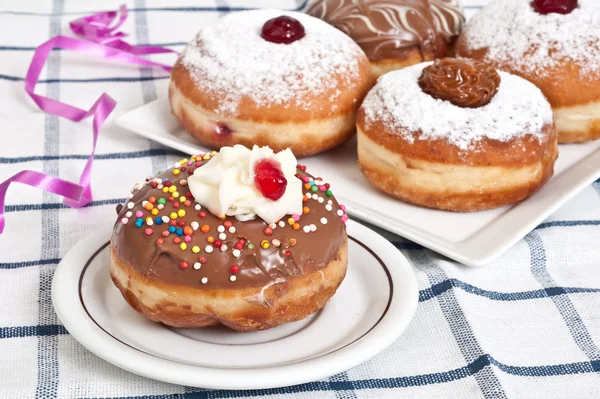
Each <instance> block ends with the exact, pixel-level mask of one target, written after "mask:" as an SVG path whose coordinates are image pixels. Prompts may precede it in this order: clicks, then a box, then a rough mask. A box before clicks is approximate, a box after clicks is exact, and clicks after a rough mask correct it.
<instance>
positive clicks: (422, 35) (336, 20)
mask: <svg viewBox="0 0 600 399" xmlns="http://www.w3.org/2000/svg"><path fill="white" fill-rule="evenodd" d="M307 13H308V14H310V15H312V16H314V17H317V18H321V19H323V20H324V21H326V22H328V23H330V24H332V25H333V26H335V27H337V28H338V29H340V30H342V31H343V32H345V33H346V34H347V35H348V36H350V37H351V38H352V39H354V41H355V42H356V43H358V45H359V46H360V47H361V48H362V49H363V50H364V52H365V53H366V54H367V57H369V59H370V60H371V61H377V60H382V59H390V58H404V57H406V55H407V52H408V51H409V50H412V49H413V48H415V47H418V48H419V49H420V51H421V55H422V58H423V60H427V59H433V58H439V57H444V56H446V55H450V54H446V53H447V50H448V48H449V47H452V46H453V44H454V42H455V41H456V40H457V39H458V36H459V35H460V32H461V31H462V27H463V24H464V21H465V18H464V16H463V14H462V12H461V9H460V6H459V5H458V1H457V0H315V1H314V2H313V3H311V4H310V5H309V7H308V9H307Z"/></svg>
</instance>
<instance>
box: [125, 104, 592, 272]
mask: <svg viewBox="0 0 600 399" xmlns="http://www.w3.org/2000/svg"><path fill="white" fill-rule="evenodd" d="M116 123H117V124H118V125H119V126H122V127H124V128H127V129H129V130H131V131H132V132H134V133H137V134H139V135H141V136H144V137H147V138H149V139H151V140H154V141H157V142H159V143H162V144H164V145H166V146H168V147H172V148H175V149H177V150H180V151H183V152H184V153H187V154H196V153H199V152H204V151H206V149H205V148H203V147H202V146H201V144H200V143H199V142H198V141H196V140H195V139H194V138H192V137H191V136H190V135H189V134H187V133H186V132H185V131H183V129H181V127H180V126H179V123H178V122H177V120H176V119H175V118H174V117H173V116H172V115H171V114H170V111H169V104H168V100H167V98H161V99H159V100H156V101H154V102H152V103H149V104H146V105H144V106H142V107H140V108H137V109H135V110H133V111H130V112H128V113H126V114H124V115H122V116H121V117H120V118H119V119H118V120H117V121H116ZM300 162H301V163H302V164H305V165H307V166H308V167H309V170H310V171H312V172H313V173H317V174H319V175H322V176H324V177H326V178H327V180H328V181H331V182H335V185H334V190H335V191H334V192H335V195H336V198H337V199H338V200H339V201H341V202H342V203H344V204H345V205H346V206H347V207H348V213H350V215H352V216H356V217H358V218H361V219H363V220H366V221H368V222H370V223H372V224H374V225H377V226H379V227H382V228H384V229H386V230H389V231H391V232H394V233H396V234H399V235H401V236H403V237H406V238H408V239H410V240H412V241H415V242H417V243H419V244H421V245H423V246H425V247H428V248H430V249H432V250H434V251H437V252H439V253H441V254H444V255H446V256H448V257H450V258H453V259H455V260H458V261H460V262H462V263H465V264H467V265H471V266H482V265H485V264H486V263H489V262H490V261H491V260H492V259H494V258H495V257H497V256H498V255H500V254H501V253H502V252H504V251H506V250H507V249H508V248H510V247H511V246H513V245H514V244H515V243H516V242H517V241H519V240H520V239H521V238H523V237H524V236H525V235H526V234H527V233H528V232H530V231H531V230H532V229H533V228H534V227H535V226H537V225H538V224H540V223H541V222H542V221H543V220H544V219H546V218H547V217H548V216H549V215H550V214H551V213H552V212H554V211H555V210H556V209H558V208H559V207H560V206H561V205H563V204H564V203H565V202H567V201H568V200H569V199H570V198H571V197H573V196H574V195H575V194H577V193H578V192H579V191H581V190H582V189H583V188H584V187H586V186H587V185H589V184H590V183H592V182H593V181H594V180H596V179H598V178H599V177H600V140H598V141H596V142H592V143H587V144H573V145H562V146H560V155H559V157H558V161H557V163H556V166H555V175H554V177H553V178H552V179H551V180H550V181H549V182H548V184H546V185H545V186H544V187H543V188H542V189H541V190H540V191H539V192H538V193H536V194H535V195H533V196H532V197H530V198H529V199H527V200H526V201H524V202H522V203H521V204H519V205H517V206H513V207H504V208H500V209H494V210H490V211H483V212H475V213H453V212H445V211H437V210H431V209H426V208H421V207H418V206H414V205H410V204H407V203H403V202H401V201H398V200H396V199H394V198H392V197H389V196H387V195H385V194H383V193H381V192H379V191H377V190H375V189H374V188H373V187H372V186H371V185H370V184H369V182H368V181H367V180H366V179H365V178H364V176H363V175H362V173H361V172H360V170H359V169H358V165H357V161H356V142H355V141H351V142H349V143H346V144H345V145H343V146H341V147H338V148H336V149H334V150H332V151H329V152H327V153H324V154H320V155H317V156H314V157H310V158H305V159H302V160H301V161H300Z"/></svg>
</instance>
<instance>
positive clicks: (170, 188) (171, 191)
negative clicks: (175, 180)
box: [169, 186, 177, 193]
mask: <svg viewBox="0 0 600 399" xmlns="http://www.w3.org/2000/svg"><path fill="white" fill-rule="evenodd" d="M175 190H177V187H175V186H171V187H169V192H170V193H174V192H175Z"/></svg>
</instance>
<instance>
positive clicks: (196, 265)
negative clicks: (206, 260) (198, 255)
mask: <svg viewBox="0 0 600 399" xmlns="http://www.w3.org/2000/svg"><path fill="white" fill-rule="evenodd" d="M201 267H202V264H201V263H200V262H196V263H194V269H196V270H200V268H201Z"/></svg>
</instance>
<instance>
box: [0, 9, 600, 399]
mask: <svg viewBox="0 0 600 399" xmlns="http://www.w3.org/2000/svg"><path fill="white" fill-rule="evenodd" d="M303 1H304V0H298V1H295V0H254V1H251V0H229V1H226V0H128V1H127V2H126V3H127V6H128V8H129V10H130V18H129V19H128V21H127V23H126V24H125V26H124V28H123V30H124V31H126V32H130V33H131V37H130V38H129V40H130V41H131V42H132V43H136V44H152V45H161V46H169V47H172V48H175V49H181V47H182V46H183V45H184V44H185V42H186V41H187V40H188V39H189V38H191V37H192V36H193V35H194V34H195V33H196V31H197V30H198V28H199V27H201V26H202V25H203V24H205V23H206V22H208V21H210V20H212V19H214V18H216V17H218V16H220V15H222V14H223V13H226V12H228V11H231V10H235V9H240V8H246V7H257V6H261V7H264V6H268V7H282V8H287V9H297V8H300V7H301V6H302V5H303V4H302V2H303ZM482 1H484V0H470V1H465V5H466V11H467V13H468V14H472V13H473V12H475V11H476V10H477V8H478V7H479V6H481V2H482ZM523 1H529V0H523ZM122 2H123V0H103V1H99V0H91V1H85V2H82V1H75V0H47V1H36V2H29V1H10V2H9V1H4V2H2V4H1V5H0V60H1V62H0V93H2V96H0V137H2V138H3V142H2V145H0V181H1V180H4V179H5V178H7V177H9V176H10V175H12V174H13V173H15V172H16V171H18V170H21V169H33V170H40V171H43V172H46V173H49V174H52V175H55V176H60V177H62V178H64V179H68V180H71V181H77V179H78V174H79V173H80V172H81V170H82V168H83V166H84V163H85V160H86V159H87V155H88V153H89V151H90V148H91V137H92V136H91V121H89V120H88V121H84V122H82V123H78V124H76V123H71V122H69V121H66V120H64V119H59V118H57V117H55V116H51V115H46V114H44V113H41V112H40V111H39V110H38V109H37V108H36V107H35V105H34V104H33V103H32V101H30V99H29V98H28V97H27V95H26V94H25V91H24V88H23V77H24V75H25V71H26V70H27V67H28V65H29V62H30V60H31V57H32V54H33V49H34V47H35V46H37V45H39V44H40V43H42V42H44V41H46V40H47V39H48V38H50V37H52V36H55V35H57V34H59V33H65V34H68V22H69V21H70V20H72V19H75V18H76V17H79V16H82V15H87V14H91V13H93V12H97V11H100V10H105V9H117V8H118V6H119V5H120V4H121V3H122ZM160 57H163V56H160ZM168 57H172V56H168V55H167V56H164V58H162V59H164V60H165V61H167V60H168ZM167 84H168V76H167V75H166V74H165V73H164V72H162V71H161V70H158V69H148V68H138V67H134V66H128V65H122V64H115V63H111V62H103V61H99V60H96V59H93V60H90V59H89V58H85V57H83V56H80V55H77V54H73V53H70V52H66V51H55V52H54V53H53V54H52V55H51V57H50V59H49V62H48V64H47V67H46V68H45V72H44V73H43V76H42V80H41V81H40V85H39V86H38V92H39V93H41V94H45V95H47V96H49V97H52V98H56V99H60V100H61V101H65V102H67V103H70V104H74V105H77V106H79V107H81V108H84V107H89V106H90V105H91V104H92V103H93V101H94V100H95V99H96V98H97V97H98V95H99V94H100V93H101V92H107V93H109V94H110V95H111V96H112V97H114V98H115V99H117V100H118V106H117V109H116V111H115V115H119V114H122V113H123V112H126V111H128V110H130V109H132V108H135V107H137V106H139V105H141V104H144V103H147V102H149V101H152V100H154V99H156V98H157V96H161V95H163V94H164V93H165V92H166V88H167ZM113 118H114V116H113ZM97 154H98V155H97V156H96V163H95V165H94V173H93V188H94V201H93V202H92V203H91V204H90V205H89V206H87V207H86V208H84V209H81V210H75V209H70V208H68V207H66V206H64V205H63V204H62V203H61V199H60V198H59V197H57V196H55V195H53V194H47V193H43V192H41V191H39V190H36V189H33V188H30V187H24V186H17V185H15V186H13V187H12V188H11V191H10V192H9V197H8V206H7V209H6V210H7V215H6V217H7V228H6V231H5V233H4V234H3V235H2V236H0V299H1V300H0V398H33V397H40V398H57V397H59V398H107V397H110V398H117V397H119V398H120V397H127V398H250V397H269V398H273V399H275V398H282V399H283V398H292V397H293V398H346V399H348V398H404V397H406V398H578V399H579V398H600V375H599V371H600V349H599V346H598V345H599V343H600V316H599V313H598V309H600V248H599V243H600V226H599V225H600V182H596V183H595V184H594V185H592V186H590V187H588V188H586V189H585V190H584V191H583V192H582V193H581V194H579V195H578V196H577V197H576V198H574V199H573V200H572V201H570V202H569V203H568V204H567V205H565V206H564V207H562V208H561V209H560V210H558V211H557V212H556V213H555V214H554V215H552V217H551V218H550V219H548V220H547V221H545V222H544V223H542V224H541V225H540V226H538V227H537V228H536V229H535V230H534V231H533V232H531V233H530V234H529V235H527V237H526V238H525V239H523V240H522V241H520V242H519V243H518V244H516V245H515V246H514V247H513V248H512V249H511V250H510V251H508V253H507V254H505V255H504V256H502V257H501V258H499V259H498V260H496V261H495V262H493V263H492V264H490V265H489V266H488V267H485V268H478V269H472V268H467V267H464V266H462V265H460V264H457V263H455V262H452V261H450V260H448V259H446V258H444V257H441V256H439V255H437V254H435V253H434V252H432V251H429V250H427V249H424V248H422V247H421V246H419V245H416V244H414V243H411V242H408V241H406V240H403V239H402V238H400V237H397V236H394V235H391V234H387V233H383V234H385V235H386V237H387V238H388V239H389V240H390V241H392V242H393V243H394V244H395V245H396V246H397V247H398V248H399V249H400V250H401V251H402V252H403V253H404V255H406V256H407V257H408V258H409V260H410V261H411V262H412V263H413V265H414V267H415V269H416V272H417V275H418V279H419V285H420V298H419V301H420V304H419V307H418V310H417V313H416V316H415V318H414V321H413V322H412V324H411V325H410V327H409V328H408V330H407V331H406V332H405V334H404V335H403V336H402V337H401V338H400V339H398V341H396V342H395V343H394V344H393V345H392V346H391V347H390V348H389V349H387V350H386V351H384V352H383V353H381V354H380V355H379V356H377V357H376V358H374V359H373V360H371V361H369V362H367V363H365V364H362V365H360V366H358V367H355V368H353V369H351V370H348V371H347V372H345V373H342V374H339V375H336V376H333V377H331V378H329V379H326V380H322V381H317V382H313V383H309V384H304V385H299V386H294V387H288V388H281V389H269V390H259V391H206V390H202V389H196V388H187V387H182V386H176V385H170V384H165V383H161V382H157V381H152V380H149V379H146V378H143V377H139V376H137V375H134V374H131V373H129V372H126V371H124V370H121V369H119V368H117V367H114V366H112V365H110V364H108V363H106V362H104V361H103V360H100V359H99V358H97V357H96V356H94V355H92V354H91V353H90V352H88V351H87V350H86V349H84V348H83V347H81V346H80V345H79V344H78V343H77V342H76V341H75V340H74V339H73V338H71V336H70V335H69V334H68V332H67V331H66V330H65V328H64V327H63V326H62V325H61V324H60V321H59V320H58V319H57V317H56V314H55V313H54V310H53V308H52V304H51V301H50V283H51V279H52V276H53V272H54V270H55V268H56V265H57V264H58V262H60V259H61V257H62V256H64V254H65V253H66V251H68V250H69V248H71V246H73V245H74V244H75V243H76V242H77V241H78V240H80V239H81V238H82V237H84V236H85V235H87V234H88V233H90V232H91V231H93V230H95V229H96V228H98V227H99V226H101V225H102V224H104V223H105V221H106V220H107V219H112V218H114V206H115V204H118V203H120V202H122V201H123V196H124V193H127V192H128V190H129V188H130V184H131V182H132V181H137V180H140V179H143V178H144V177H145V176H146V175H147V174H148V172H149V171H154V172H156V171H158V170H161V169H164V168H165V167H166V166H167V165H169V164H171V163H172V162H174V161H175V160H177V159H179V158H180V156H181V155H180V154H177V153H176V152H174V151H172V150H169V149H167V148H164V147H161V146H159V145H157V144H154V143H152V142H149V141H148V140H145V139H142V138H140V137H138V136H135V135H133V134H130V133H128V132H126V131H124V130H122V129H120V128H118V127H116V126H115V125H114V124H112V123H110V121H109V123H108V124H107V125H106V127H105V128H104V129H103V131H102V135H101V139H100V142H99V145H98V151H97Z"/></svg>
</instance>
